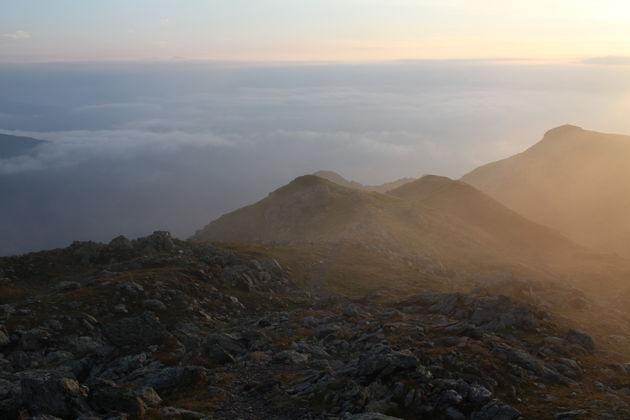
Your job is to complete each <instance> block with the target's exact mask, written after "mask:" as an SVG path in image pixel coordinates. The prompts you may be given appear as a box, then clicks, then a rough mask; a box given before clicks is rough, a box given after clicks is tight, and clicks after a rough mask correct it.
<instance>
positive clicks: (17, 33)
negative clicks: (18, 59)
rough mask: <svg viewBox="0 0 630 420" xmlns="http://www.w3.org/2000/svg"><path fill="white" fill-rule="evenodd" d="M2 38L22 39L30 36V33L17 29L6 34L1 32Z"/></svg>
mask: <svg viewBox="0 0 630 420" xmlns="http://www.w3.org/2000/svg"><path fill="white" fill-rule="evenodd" d="M2 38H7V39H13V40H16V41H17V40H24V39H29V38H31V34H29V33H28V32H26V31H23V30H21V29H20V30H17V31H15V32H10V33H8V34H2Z"/></svg>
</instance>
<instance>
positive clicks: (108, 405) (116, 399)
mask: <svg viewBox="0 0 630 420" xmlns="http://www.w3.org/2000/svg"><path fill="white" fill-rule="evenodd" d="M89 401H90V405H91V406H92V407H93V408H94V409H96V410H97V411H99V412H101V413H109V412H114V411H118V412H123V413H126V414H128V415H129V416H130V417H131V418H141V417H142V416H143V415H144V412H145V411H146V409H147V406H146V404H145V403H144V401H143V400H142V399H141V398H140V397H139V396H138V395H137V394H136V393H135V392H134V391H132V390H131V389H130V388H127V387H122V386H118V385H116V384H115V383H114V382H111V381H102V382H101V383H99V384H98V385H96V386H93V387H92V389H91V390H90V395H89Z"/></svg>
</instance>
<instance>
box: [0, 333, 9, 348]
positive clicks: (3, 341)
mask: <svg viewBox="0 0 630 420" xmlns="http://www.w3.org/2000/svg"><path fill="white" fill-rule="evenodd" d="M9 344H11V339H10V338H9V336H8V335H7V333H6V332H4V331H2V330H1V329H0V348H2V347H5V346H8V345H9Z"/></svg>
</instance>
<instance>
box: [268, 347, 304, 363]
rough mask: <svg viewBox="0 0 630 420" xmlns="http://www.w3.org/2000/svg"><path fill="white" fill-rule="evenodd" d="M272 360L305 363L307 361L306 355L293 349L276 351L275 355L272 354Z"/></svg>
mask: <svg viewBox="0 0 630 420" xmlns="http://www.w3.org/2000/svg"><path fill="white" fill-rule="evenodd" d="M273 361H274V362H279V363H286V364H298V363H306V362H308V355H307V354H303V353H298V352H297V351H295V350H284V351H281V352H279V353H276V355H275V356H273Z"/></svg>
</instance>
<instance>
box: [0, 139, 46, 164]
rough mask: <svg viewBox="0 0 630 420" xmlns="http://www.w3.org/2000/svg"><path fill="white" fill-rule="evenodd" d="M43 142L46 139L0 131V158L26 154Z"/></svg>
mask: <svg viewBox="0 0 630 420" xmlns="http://www.w3.org/2000/svg"><path fill="white" fill-rule="evenodd" d="M44 143H46V141H44V140H39V139H34V138H32V137H24V136H14V135H11V134H4V133H0V159H6V158H12V157H16V156H22V155H27V154H29V153H31V152H33V151H34V150H35V148H36V147H37V146H40V145H42V144H44Z"/></svg>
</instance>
